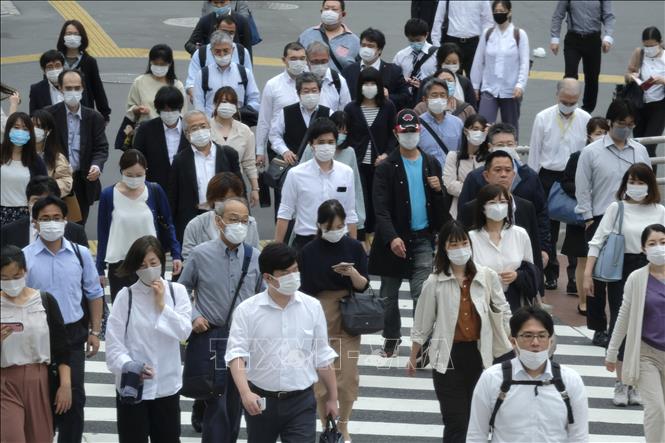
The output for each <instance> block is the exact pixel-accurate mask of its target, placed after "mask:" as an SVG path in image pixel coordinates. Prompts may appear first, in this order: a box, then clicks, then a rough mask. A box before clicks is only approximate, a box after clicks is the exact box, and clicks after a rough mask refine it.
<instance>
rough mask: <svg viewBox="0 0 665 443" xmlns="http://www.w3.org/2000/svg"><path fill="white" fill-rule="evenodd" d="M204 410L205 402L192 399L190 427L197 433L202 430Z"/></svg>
mask: <svg viewBox="0 0 665 443" xmlns="http://www.w3.org/2000/svg"><path fill="white" fill-rule="evenodd" d="M204 412H205V402H204V401H203V400H194V404H193V406H192V427H193V428H194V430H195V431H196V432H197V433H199V434H200V433H201V432H203V426H202V421H203V414H204Z"/></svg>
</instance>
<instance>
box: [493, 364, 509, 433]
mask: <svg viewBox="0 0 665 443" xmlns="http://www.w3.org/2000/svg"><path fill="white" fill-rule="evenodd" d="M501 373H502V374H503V382H501V388H500V389H501V390H500V391H499V396H498V397H497V399H496V403H494V409H493V410H492V416H491V417H490V432H492V430H493V429H494V421H495V420H496V414H497V412H499V408H500V407H501V404H502V403H503V401H504V400H505V399H506V394H507V393H508V391H510V386H511V385H512V384H513V364H512V362H511V361H510V360H506V361H504V362H502V363H501Z"/></svg>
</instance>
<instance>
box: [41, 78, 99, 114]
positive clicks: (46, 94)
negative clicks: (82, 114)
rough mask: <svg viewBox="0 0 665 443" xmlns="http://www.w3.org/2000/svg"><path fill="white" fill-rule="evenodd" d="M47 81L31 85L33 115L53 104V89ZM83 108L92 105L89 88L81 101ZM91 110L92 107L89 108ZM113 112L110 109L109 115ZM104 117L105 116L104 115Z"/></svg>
mask: <svg viewBox="0 0 665 443" xmlns="http://www.w3.org/2000/svg"><path fill="white" fill-rule="evenodd" d="M48 83H49V82H48V80H47V79H43V80H41V81H39V82H37V83H34V84H32V85H30V105H29V106H30V114H31V115H32V113H33V112H35V111H36V110H38V109H42V108H46V107H49V106H51V105H52V104H53V102H51V88H50V87H49V84H48ZM81 103H83V106H88V105H86V104H85V103H90V98H89V97H88V90H87V88H86V89H84V90H83V98H82V99H81ZM88 107H89V108H90V107H91V106H88ZM110 112H111V110H110V109H109V113H110ZM102 115H103V114H102Z"/></svg>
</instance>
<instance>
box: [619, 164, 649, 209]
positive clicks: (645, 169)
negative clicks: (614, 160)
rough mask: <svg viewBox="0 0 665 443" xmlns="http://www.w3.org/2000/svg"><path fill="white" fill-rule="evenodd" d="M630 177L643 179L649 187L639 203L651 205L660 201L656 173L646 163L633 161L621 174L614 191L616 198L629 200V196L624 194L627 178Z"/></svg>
mask: <svg viewBox="0 0 665 443" xmlns="http://www.w3.org/2000/svg"><path fill="white" fill-rule="evenodd" d="M631 177H632V178H633V179H635V180H640V181H643V182H644V183H646V184H647V186H648V187H649V191H648V193H647V196H646V197H645V198H644V200H642V201H640V202H639V203H640V204H642V205H653V204H657V203H660V190H659V189H658V183H657V182H656V174H654V173H653V170H652V169H651V168H650V167H649V166H648V165H647V164H646V163H635V164H634V165H632V166H631V167H630V168H628V170H627V171H626V173H625V174H623V178H622V179H621V185H620V186H619V190H618V191H617V193H616V198H617V200H631V198H630V197H628V195H626V189H627V188H628V179H629V178H631Z"/></svg>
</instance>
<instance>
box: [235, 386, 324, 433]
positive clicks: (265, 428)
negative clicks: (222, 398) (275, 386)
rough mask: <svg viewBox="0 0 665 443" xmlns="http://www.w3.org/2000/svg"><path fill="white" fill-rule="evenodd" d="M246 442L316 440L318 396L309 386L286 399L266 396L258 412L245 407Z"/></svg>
mask: <svg viewBox="0 0 665 443" xmlns="http://www.w3.org/2000/svg"><path fill="white" fill-rule="evenodd" d="M245 422H246V423H247V443H274V442H276V441H277V439H278V438H279V439H281V441H282V443H309V442H314V441H316V398H315V397H314V390H313V389H311V388H309V389H307V390H305V391H303V392H301V393H300V394H297V395H295V396H293V397H289V398H286V399H282V400H279V399H276V398H270V397H268V398H266V409H265V411H263V412H262V413H261V414H259V415H253V416H252V415H249V414H248V413H247V411H245Z"/></svg>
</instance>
